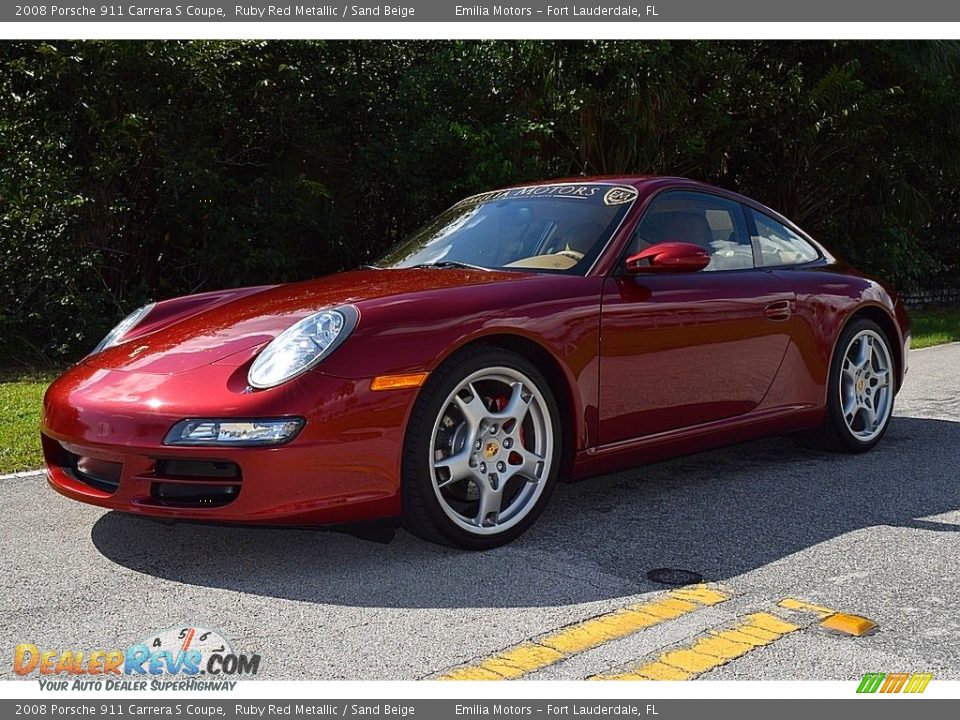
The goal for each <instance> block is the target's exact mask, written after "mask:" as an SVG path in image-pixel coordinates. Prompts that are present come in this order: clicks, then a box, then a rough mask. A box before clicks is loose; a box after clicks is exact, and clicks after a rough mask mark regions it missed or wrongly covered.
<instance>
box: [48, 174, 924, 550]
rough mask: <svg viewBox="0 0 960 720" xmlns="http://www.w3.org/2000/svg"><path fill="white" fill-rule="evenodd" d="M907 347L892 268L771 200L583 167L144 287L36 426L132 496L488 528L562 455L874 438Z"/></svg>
mask: <svg viewBox="0 0 960 720" xmlns="http://www.w3.org/2000/svg"><path fill="white" fill-rule="evenodd" d="M909 344H910V340H909V321H908V319H907V315H906V313H905V311H904V308H903V305H902V304H901V302H900V301H899V300H898V299H897V297H896V295H895V293H894V292H893V291H892V290H891V289H890V288H888V287H886V286H885V285H884V284H882V283H880V282H878V281H876V280H872V279H870V278H867V277H864V276H863V275H862V274H860V273H858V272H856V271H855V270H853V269H852V268H850V267H848V266H846V265H844V264H843V263H842V262H840V261H839V260H837V259H836V258H834V257H833V256H832V255H831V254H830V253H829V252H828V251H827V250H826V249H824V248H823V247H822V246H821V245H820V244H819V243H817V242H815V241H814V240H813V239H811V238H810V237H809V236H808V235H806V234H805V233H804V232H803V231H802V230H800V229H799V228H797V227H796V226H795V225H793V224H792V223H791V222H790V221H789V220H787V219H786V218H784V217H782V216H781V215H779V214H777V213H776V212H774V211H773V210H770V209H769V208H767V207H764V206H763V205H761V204H759V203H757V202H754V201H753V200H750V199H748V198H745V197H741V196H740V195H736V194H734V193H731V192H727V191H725V190H719V189H717V188H713V187H709V186H706V185H703V184H700V183H696V182H693V181H690V180H684V179H682V178H661V177H608V178H596V179H586V178H578V179H574V180H562V181H553V182H547V183H543V184H537V185H528V186H524V187H513V188H508V189H504V190H495V191H493V192H487V193H483V194H481V195H475V196H473V197H470V198H467V199H465V200H462V201H461V202H459V203H457V204H456V205H454V206H453V207H452V208H450V209H449V210H447V211H446V212H444V213H443V214H441V215H440V216H439V217H437V218H436V219H434V220H433V221H431V222H430V223H429V224H427V225H426V226H425V227H424V228H423V229H421V230H419V231H418V232H416V233H414V234H413V235H412V236H411V237H409V238H408V239H407V240H405V241H403V242H401V243H399V244H398V245H396V246H395V247H393V248H392V249H391V250H390V251H389V252H387V254H386V255H384V256H383V257H382V258H380V260H379V261H378V262H377V264H376V265H375V266H369V267H367V268H364V269H361V270H355V271H352V272H346V273H342V274H338V275H333V276H330V277H325V278H320V279H317V280H310V281H306V282H300V283H294V284H290V285H277V286H263V287H252V288H241V289H235V290H224V291H220V292H208V293H203V294H200V295H192V296H189V297H182V298H175V299H172V300H165V301H163V302H158V303H154V304H150V305H148V306H146V307H144V308H141V309H140V310H137V311H136V312H134V313H133V314H131V315H130V316H129V317H127V318H126V319H124V320H123V321H122V322H121V323H120V324H119V325H117V327H116V328H115V329H114V330H113V331H111V332H110V334H109V335H107V337H106V338H104V340H103V341H102V342H101V343H100V345H98V346H97V348H96V349H95V350H94V351H93V352H92V353H91V354H90V355H89V356H88V357H86V358H85V359H84V360H83V361H81V362H80V363H79V364H77V365H76V366H75V367H73V368H71V369H70V370H68V371H67V372H66V373H65V374H64V375H63V376H62V377H60V378H59V379H58V380H57V381H56V382H54V383H53V385H52V386H51V387H50V389H49V390H48V392H47V395H46V399H45V403H44V415H43V422H42V439H43V447H44V452H45V456H46V463H47V472H48V475H49V480H50V483H51V484H52V485H53V487H54V488H55V489H56V490H57V491H59V492H60V493H62V494H64V495H66V496H67V497H70V498H73V499H75V500H81V501H84V502H89V503H93V504H95V505H100V506H102V507H106V508H111V509H114V510H120V511H123V512H129V513H136V514H139V515H149V516H154V517H157V518H161V519H166V520H180V519H182V520H206V521H216V522H235V523H261V524H292V525H337V524H342V523H354V522H358V521H364V520H372V519H379V518H402V521H403V524H404V525H405V526H406V527H407V528H408V529H409V530H410V531H411V532H413V533H416V534H417V535H419V536H421V537H424V538H427V539H429V540H433V541H436V542H441V543H449V544H454V545H459V546H463V547H467V548H475V549H483V548H490V547H494V546H496V545H500V544H502V543H505V542H507V541H509V540H511V539H513V538H515V537H517V536H518V535H519V534H520V533H522V532H523V531H525V530H526V529H527V528H529V527H530V525H531V524H532V523H533V522H534V521H535V520H536V518H537V516H538V515H539V514H540V513H541V512H542V510H543V508H544V506H545V505H546V504H547V501H548V499H549V498H550V494H551V491H552V490H553V487H554V484H555V483H556V482H557V480H558V479H559V478H582V477H585V476H589V475H594V474H598V473H605V472H610V471H613V470H617V469H621V468H624V467H627V466H631V465H635V464H637V463H640V462H645V461H650V460H655V459H660V458H665V457H668V456H671V455H677V454H683V453H691V452H697V451H700V450H704V449H706V448H710V447H714V446H718V445H722V444H727V443H733V442H739V441H743V440H747V439H750V438H755V437H758V436H762V435H771V434H775V433H786V432H798V431H808V432H812V433H814V434H816V435H817V436H818V437H819V438H820V440H821V441H822V442H823V443H825V444H827V445H828V446H830V447H832V448H835V449H838V450H843V451H847V452H861V451H864V450H868V449H870V448H871V447H873V446H874V445H875V444H876V443H877V442H878V441H879V440H880V438H881V436H882V435H883V433H884V431H885V430H886V429H887V426H888V424H889V422H890V416H891V413H892V410H893V402H894V396H895V395H896V393H897V390H898V389H899V387H900V384H901V382H902V381H903V377H904V374H905V372H906V369H907V352H908V349H909Z"/></svg>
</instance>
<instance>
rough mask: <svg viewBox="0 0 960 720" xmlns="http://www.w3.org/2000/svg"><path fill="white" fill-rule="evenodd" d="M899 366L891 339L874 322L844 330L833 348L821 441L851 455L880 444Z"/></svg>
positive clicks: (890, 411) (854, 324) (857, 322)
mask: <svg viewBox="0 0 960 720" xmlns="http://www.w3.org/2000/svg"><path fill="white" fill-rule="evenodd" d="M895 373H896V366H895V365H894V362H893V353H892V352H891V351H890V342H889V340H888V339H887V336H886V335H885V334H884V332H883V330H882V329H881V328H880V326H879V325H877V324H876V323H875V322H873V321H872V320H867V319H865V318H864V319H860V320H855V321H853V322H852V323H850V324H849V325H848V326H847V327H846V328H844V330H843V333H842V334H841V335H840V341H839V342H838V343H837V349H836V351H835V352H834V357H833V362H832V363H831V368H830V380H829V383H830V385H829V388H828V391H827V418H826V422H825V423H824V426H823V428H822V430H821V432H820V437H819V440H820V441H821V443H820V444H822V445H825V446H826V447H828V448H830V449H834V450H840V451H844V452H850V453H858V452H865V451H867V450H869V449H871V448H872V447H873V446H874V445H876V444H877V443H878V442H880V438H882V437H883V434H884V433H885V432H886V431H887V427H888V426H889V424H890V418H891V416H892V415H893V401H894V396H895V394H896V391H895V388H896V375H895Z"/></svg>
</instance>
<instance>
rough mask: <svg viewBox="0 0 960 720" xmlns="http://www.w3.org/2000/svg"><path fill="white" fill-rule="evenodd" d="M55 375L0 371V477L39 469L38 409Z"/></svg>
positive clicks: (34, 371)
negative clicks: (19, 471) (5, 474)
mask: <svg viewBox="0 0 960 720" xmlns="http://www.w3.org/2000/svg"><path fill="white" fill-rule="evenodd" d="M54 375H55V373H53V372H43V371H37V370H0V474H3V473H11V472H17V471H18V470H31V469H34V468H38V467H40V465H41V464H42V462H43V453H41V451H40V408H41V404H42V401H43V392H44V390H46V389H47V385H49V384H50V381H51V380H52V379H53V377H54Z"/></svg>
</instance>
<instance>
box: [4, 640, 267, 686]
mask: <svg viewBox="0 0 960 720" xmlns="http://www.w3.org/2000/svg"><path fill="white" fill-rule="evenodd" d="M13 670H14V672H15V673H16V674H17V675H21V676H24V677H26V676H31V675H34V674H35V675H36V676H37V678H38V679H39V681H40V689H41V690H148V689H149V690H207V691H209V690H233V688H234V686H236V684H237V681H236V680H235V679H234V678H237V677H242V676H249V675H256V674H257V673H258V672H259V670H260V656H259V655H256V654H242V653H237V652H236V651H234V649H233V643H231V642H230V641H229V640H228V639H227V638H226V637H225V636H224V635H223V634H222V633H220V632H218V631H217V630H210V629H207V628H202V627H196V626H179V627H171V628H167V629H166V630H161V631H160V632H158V633H155V634H153V635H150V636H149V637H147V638H144V639H143V640H142V641H140V642H138V643H134V644H133V645H131V646H130V647H128V648H126V649H125V650H120V649H115V650H102V649H94V650H73V649H68V650H59V649H42V648H40V647H38V646H37V645H34V644H33V643H21V644H20V645H17V647H16V648H15V649H14V653H13Z"/></svg>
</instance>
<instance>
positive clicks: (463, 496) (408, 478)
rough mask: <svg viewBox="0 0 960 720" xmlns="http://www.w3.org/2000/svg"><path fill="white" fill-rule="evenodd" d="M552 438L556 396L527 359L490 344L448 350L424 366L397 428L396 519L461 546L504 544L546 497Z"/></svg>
mask: <svg viewBox="0 0 960 720" xmlns="http://www.w3.org/2000/svg"><path fill="white" fill-rule="evenodd" d="M561 438H562V433H561V425H560V413H559V411H558V408H557V403H556V399H555V398H554V396H553V392H552V391H551V389H550V385H549V383H548V382H547V380H546V378H545V377H544V376H543V374H542V373H541V372H540V371H539V370H538V369H537V368H536V366H534V365H533V364H532V363H531V362H530V361H528V360H527V359H525V358H524V357H522V356H520V355H517V354H516V353H513V352H510V351H507V350H502V349H499V348H489V347H478V348H472V349H467V350H464V351H462V352H460V353H457V354H456V355H454V356H453V357H451V358H449V359H448V360H447V361H445V362H444V363H443V364H442V365H441V366H440V367H439V368H438V369H437V370H436V371H434V372H433V373H432V375H431V377H430V379H429V381H428V382H427V384H426V385H425V386H424V388H423V390H422V391H421V392H420V395H419V397H418V398H417V401H416V404H415V405H414V409H413V412H412V414H411V417H410V422H409V424H408V426H407V432H406V437H405V439H404V449H403V463H402V473H401V482H402V500H403V525H404V527H405V528H406V529H407V530H408V531H409V532H411V533H413V534H414V535H417V536H418V537H421V538H423V539H425V540H429V541H431V542H435V543H440V544H443V545H452V546H455V547H461V548H465V549H469V550H488V549H490V548H494V547H498V546H500V545H504V544H506V543H508V542H510V541H511V540H513V539H515V538H516V537H518V536H519V535H521V534H522V533H523V532H525V531H526V530H527V529H528V528H529V527H530V526H531V525H533V523H534V522H535V521H536V520H537V518H538V517H539V515H540V513H541V512H543V509H544V508H545V507H546V505H547V503H548V502H549V500H550V496H551V495H552V493H553V489H554V486H555V485H556V480H557V474H558V471H559V467H560V458H561Z"/></svg>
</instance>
